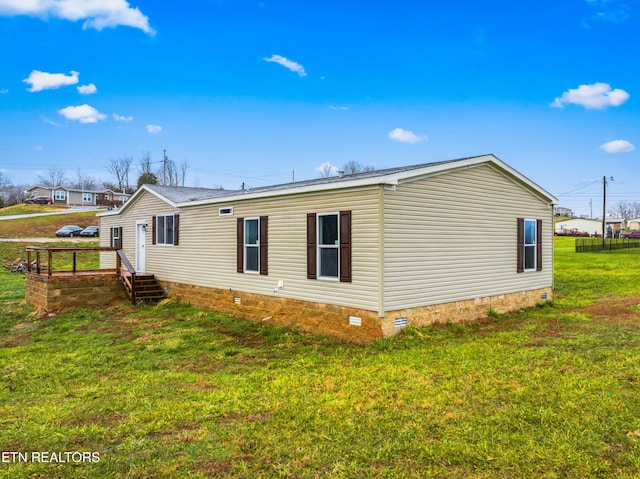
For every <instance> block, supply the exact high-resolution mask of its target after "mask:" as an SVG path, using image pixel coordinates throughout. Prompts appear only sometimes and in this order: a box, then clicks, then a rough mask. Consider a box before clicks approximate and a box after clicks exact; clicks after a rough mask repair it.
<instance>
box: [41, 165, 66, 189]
mask: <svg viewBox="0 0 640 479" xmlns="http://www.w3.org/2000/svg"><path fill="white" fill-rule="evenodd" d="M38 180H39V181H40V183H42V185H43V186H49V187H51V188H55V187H57V186H64V185H65V183H66V182H67V178H66V172H65V171H64V170H61V169H60V168H58V167H56V166H52V167H51V168H49V169H48V170H47V173H46V174H43V175H38Z"/></svg>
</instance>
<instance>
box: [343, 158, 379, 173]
mask: <svg viewBox="0 0 640 479" xmlns="http://www.w3.org/2000/svg"><path fill="white" fill-rule="evenodd" d="M375 169H376V167H375V166H373V165H362V164H361V163H359V162H358V161H354V160H351V161H348V162H346V163H345V164H344V166H343V167H342V170H343V171H344V173H345V175H353V174H355V173H362V172H365V171H374V170H375Z"/></svg>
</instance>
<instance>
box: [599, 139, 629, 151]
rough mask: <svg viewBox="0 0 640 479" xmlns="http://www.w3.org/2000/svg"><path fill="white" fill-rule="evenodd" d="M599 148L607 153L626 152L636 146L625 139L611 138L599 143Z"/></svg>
mask: <svg viewBox="0 0 640 479" xmlns="http://www.w3.org/2000/svg"><path fill="white" fill-rule="evenodd" d="M600 149H601V150H603V151H606V152H607V153H628V152H629V151H633V150H635V149H636V147H635V146H633V144H631V143H630V142H628V141H627V140H613V141H609V142H607V143H604V144H602V145H600Z"/></svg>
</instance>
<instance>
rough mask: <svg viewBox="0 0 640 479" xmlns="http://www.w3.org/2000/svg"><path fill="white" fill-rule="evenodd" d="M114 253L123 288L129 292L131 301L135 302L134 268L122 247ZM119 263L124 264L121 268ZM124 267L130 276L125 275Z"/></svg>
mask: <svg viewBox="0 0 640 479" xmlns="http://www.w3.org/2000/svg"><path fill="white" fill-rule="evenodd" d="M116 253H117V256H116V268H117V270H118V271H119V272H120V277H121V278H122V282H123V283H124V285H125V289H126V290H127V291H130V292H131V294H130V296H129V297H130V299H131V302H132V303H133V304H136V269H135V268H134V267H133V265H132V264H131V262H130V261H129V259H128V258H127V255H125V254H124V251H123V250H122V249H119V250H118V251H116ZM121 265H124V268H122V267H121ZM125 269H126V271H128V272H129V275H130V276H127V274H126V272H125Z"/></svg>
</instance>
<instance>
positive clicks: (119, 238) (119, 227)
mask: <svg viewBox="0 0 640 479" xmlns="http://www.w3.org/2000/svg"><path fill="white" fill-rule="evenodd" d="M123 245H124V243H123V242H122V226H118V248H120V249H122V246H123Z"/></svg>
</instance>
